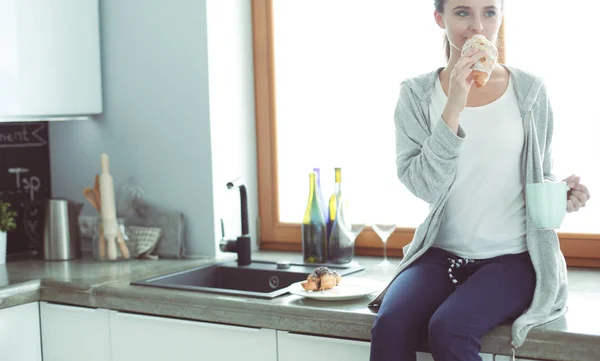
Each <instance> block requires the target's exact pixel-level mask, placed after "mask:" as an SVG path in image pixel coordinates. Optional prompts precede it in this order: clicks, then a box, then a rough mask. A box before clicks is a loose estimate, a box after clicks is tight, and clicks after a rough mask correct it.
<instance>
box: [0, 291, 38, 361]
mask: <svg viewBox="0 0 600 361" xmlns="http://www.w3.org/2000/svg"><path fill="white" fill-rule="evenodd" d="M0 360H10V361H42V350H41V344H40V311H39V306H38V303H37V302H32V303H27V304H24V305H19V306H15V307H10V308H4V309H1V310H0Z"/></svg>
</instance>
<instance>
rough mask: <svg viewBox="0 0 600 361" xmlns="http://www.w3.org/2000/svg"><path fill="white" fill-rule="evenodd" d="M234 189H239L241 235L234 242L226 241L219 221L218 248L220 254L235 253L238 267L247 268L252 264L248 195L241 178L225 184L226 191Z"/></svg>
mask: <svg viewBox="0 0 600 361" xmlns="http://www.w3.org/2000/svg"><path fill="white" fill-rule="evenodd" d="M236 187H237V188H239V189H240V209H241V219H242V235H241V236H239V237H238V238H237V239H236V240H226V239H225V230H224V226H223V220H222V219H221V236H222V239H221V242H219V248H220V249H221V251H222V252H236V253H237V256H238V258H237V263H238V266H247V265H249V264H250V263H252V260H251V259H250V252H251V245H250V230H249V227H248V194H247V192H246V186H245V185H244V182H243V179H242V178H241V177H238V178H236V179H234V180H233V181H231V182H227V189H233V188H236Z"/></svg>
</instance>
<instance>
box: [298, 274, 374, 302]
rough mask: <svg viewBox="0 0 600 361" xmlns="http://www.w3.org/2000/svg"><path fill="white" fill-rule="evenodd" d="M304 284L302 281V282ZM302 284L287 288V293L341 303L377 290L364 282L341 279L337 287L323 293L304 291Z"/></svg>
mask: <svg viewBox="0 0 600 361" xmlns="http://www.w3.org/2000/svg"><path fill="white" fill-rule="evenodd" d="M302 282H304V281H302ZM302 282H296V283H294V284H292V285H290V286H289V287H288V291H289V292H290V293H291V294H293V295H296V296H302V297H306V298H311V299H313V300H323V301H343V300H353V299H355V298H360V297H364V296H366V295H369V294H371V293H374V292H376V291H378V290H379V288H378V287H377V285H370V284H369V282H367V281H365V280H359V279H352V278H342V281H341V282H340V284H339V285H337V286H335V287H333V288H331V289H328V290H325V291H310V292H309V291H306V290H305V289H304V288H302Z"/></svg>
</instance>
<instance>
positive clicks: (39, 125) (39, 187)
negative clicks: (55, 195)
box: [0, 122, 51, 254]
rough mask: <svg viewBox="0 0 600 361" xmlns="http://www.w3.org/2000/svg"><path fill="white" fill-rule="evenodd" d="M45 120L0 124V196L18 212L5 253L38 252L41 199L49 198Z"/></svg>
mask: <svg viewBox="0 0 600 361" xmlns="http://www.w3.org/2000/svg"><path fill="white" fill-rule="evenodd" d="M50 192H51V186H50V151H49V148H48V123H47V122H30V123H0V199H1V200H3V201H5V202H10V204H11V205H12V207H11V209H13V210H15V211H17V213H18V216H17V229H15V230H14V231H11V232H8V241H7V253H8V254H15V253H24V252H31V253H33V254H37V253H39V252H40V251H41V245H42V239H43V229H44V200H45V199H48V198H50V196H51V194H50Z"/></svg>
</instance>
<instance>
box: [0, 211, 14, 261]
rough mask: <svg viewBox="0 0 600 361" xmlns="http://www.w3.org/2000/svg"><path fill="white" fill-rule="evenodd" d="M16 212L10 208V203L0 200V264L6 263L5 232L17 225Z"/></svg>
mask: <svg viewBox="0 0 600 361" xmlns="http://www.w3.org/2000/svg"><path fill="white" fill-rule="evenodd" d="M16 217H17V212H15V211H11V210H10V203H8V202H3V201H0V264H4V263H6V232H8V231H12V230H13V229H15V228H16V227H17V223H16V222H15V218H16Z"/></svg>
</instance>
